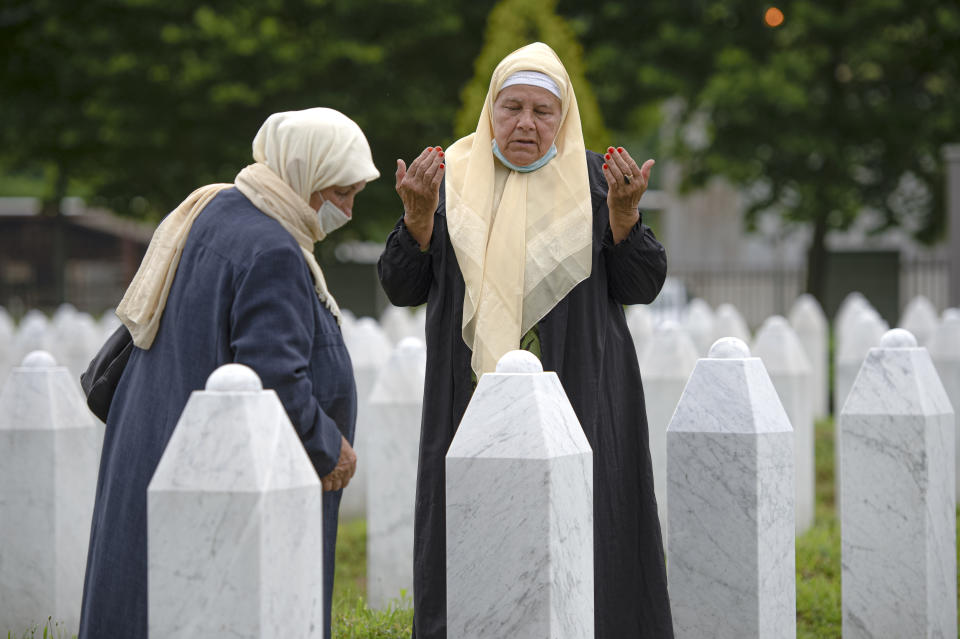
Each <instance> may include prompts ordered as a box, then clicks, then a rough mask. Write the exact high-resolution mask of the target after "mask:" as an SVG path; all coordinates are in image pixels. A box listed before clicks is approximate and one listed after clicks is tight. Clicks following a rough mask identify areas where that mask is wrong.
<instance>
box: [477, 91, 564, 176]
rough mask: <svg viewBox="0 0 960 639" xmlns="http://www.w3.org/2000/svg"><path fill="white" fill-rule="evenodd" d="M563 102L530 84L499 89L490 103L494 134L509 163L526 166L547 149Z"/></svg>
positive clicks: (556, 127)
mask: <svg viewBox="0 0 960 639" xmlns="http://www.w3.org/2000/svg"><path fill="white" fill-rule="evenodd" d="M561 112H562V105H561V104H560V100H559V99H558V98H557V96H555V95H554V94H552V93H550V92H549V91H547V90H546V89H543V88H540V87H535V86H531V85H529V84H514V85H511V86H509V87H507V88H506V89H504V90H502V91H501V92H500V94H499V95H498V96H497V99H496V100H495V101H494V103H493V137H494V139H496V141H497V146H498V147H500V152H501V153H503V155H504V157H505V158H507V159H508V160H509V161H510V162H511V163H513V164H516V165H517V166H526V165H527V164H532V163H533V162H535V161H537V160H539V159H540V158H541V157H543V155H544V154H545V153H546V152H547V151H549V150H550V145H552V144H553V140H554V139H555V138H556V137H557V131H558V130H559V129H560V115H561Z"/></svg>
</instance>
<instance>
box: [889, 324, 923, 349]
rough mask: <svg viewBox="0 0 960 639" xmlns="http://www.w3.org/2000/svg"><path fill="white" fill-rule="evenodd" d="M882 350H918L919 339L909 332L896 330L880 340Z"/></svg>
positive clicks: (900, 329)
mask: <svg viewBox="0 0 960 639" xmlns="http://www.w3.org/2000/svg"><path fill="white" fill-rule="evenodd" d="M880 347H881V348H916V347H917V338H916V337H914V336H913V333H911V332H910V331H908V330H904V329H902V328H894V329H891V330H889V331H887V332H886V333H884V334H883V337H881V338H880Z"/></svg>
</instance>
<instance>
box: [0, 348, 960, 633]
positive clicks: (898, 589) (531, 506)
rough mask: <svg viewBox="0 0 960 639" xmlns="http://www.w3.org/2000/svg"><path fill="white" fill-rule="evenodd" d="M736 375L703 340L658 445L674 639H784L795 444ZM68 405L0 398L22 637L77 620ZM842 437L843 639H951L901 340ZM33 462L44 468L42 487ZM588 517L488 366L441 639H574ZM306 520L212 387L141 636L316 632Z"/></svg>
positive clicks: (285, 440) (935, 436)
mask: <svg viewBox="0 0 960 639" xmlns="http://www.w3.org/2000/svg"><path fill="white" fill-rule="evenodd" d="M415 351H422V344H418V343H416V342H411V341H408V342H406V343H402V344H401V345H400V347H399V348H397V349H396V350H395V351H394V354H393V356H392V358H391V361H393V360H398V361H406V362H409V361H410V360H412V359H415V358H413V357H411V356H412V355H413V354H414V352H415ZM749 355H750V354H749V350H748V348H747V346H746V345H745V344H744V343H743V342H742V341H740V340H737V339H735V338H727V339H723V340H720V341H718V342H717V343H716V344H715V345H714V346H713V348H712V349H711V351H710V352H709V357H708V358H702V359H699V360H698V361H697V363H696V365H695V368H694V372H693V374H692V375H691V376H690V379H689V381H688V383H687V384H686V387H685V389H684V392H683V395H682V397H681V400H680V402H679V404H678V406H677V409H676V412H675V414H674V415H673V417H672V419H671V421H670V424H669V427H668V429H667V456H668V462H667V474H668V481H667V486H668V488H667V490H668V495H669V502H668V506H667V513H668V520H669V523H670V529H671V531H672V533H671V535H670V537H669V541H668V544H667V555H668V556H667V565H668V570H669V584H670V586H669V587H670V595H671V602H672V606H673V612H674V621H675V626H676V634H677V636H678V637H701V636H715V637H761V636H778V637H784V636H786V637H789V636H794V635H795V628H796V626H795V624H796V620H795V566H794V552H795V551H794V540H795V531H794V501H795V493H794V485H793V484H794V476H795V467H794V454H793V448H794V434H793V429H792V427H791V424H790V420H789V418H788V416H787V413H786V411H785V410H784V408H783V404H782V403H781V402H780V400H779V398H778V396H777V391H776V389H775V388H774V385H773V383H772V381H771V380H770V378H769V376H768V375H767V372H766V369H765V367H764V365H763V362H762V360H760V359H759V358H753V357H750V356H749ZM395 390H401V389H400V388H399V387H397V388H396V389H395ZM379 391H383V392H384V393H387V391H388V389H385V388H383V387H381V386H379V385H378V388H377V389H376V390H375V393H374V395H375V398H376V397H377V393H378V392H379ZM80 401H81V400H80V398H79V395H78V393H77V390H76V388H75V386H74V385H73V382H72V380H70V379H69V374H68V373H67V371H66V370H65V369H63V368H58V367H55V366H54V365H53V361H52V358H51V357H50V356H49V355H47V354H44V353H36V354H32V355H31V356H29V357H28V358H27V360H26V361H25V362H24V366H23V367H21V368H19V369H16V370H15V371H14V372H13V374H12V377H11V383H10V384H8V385H7V387H6V388H5V389H4V391H3V393H2V394H0V455H3V458H5V459H6V458H12V459H19V460H23V461H22V462H21V464H20V465H19V466H18V465H16V464H15V465H13V466H12V467H4V470H3V472H4V473H5V476H3V478H2V479H3V481H2V482H0V506H2V509H3V512H2V513H0V522H4V523H3V526H4V528H3V529H2V530H3V535H4V536H3V539H4V544H3V546H2V547H0V602H3V603H2V604H0V605H2V606H3V607H4V608H7V607H8V606H9V609H4V610H0V613H2V618H3V619H4V620H5V621H7V620H12V621H14V622H16V621H18V620H21V621H22V620H23V617H22V615H23V614H25V613H26V612H30V613H33V611H34V610H35V606H36V605H37V604H38V603H39V604H42V605H43V608H42V609H41V612H40V615H41V618H42V616H43V615H46V614H50V612H53V613H54V614H55V615H56V616H57V617H59V618H61V619H71V618H70V617H68V616H67V614H66V612H67V611H65V608H64V606H65V605H69V604H71V602H73V603H78V601H79V600H78V594H79V593H78V592H77V590H76V587H77V586H78V584H79V577H80V575H82V567H83V561H82V555H83V544H82V543H81V542H85V536H84V535H83V534H80V535H77V534H75V532H76V530H78V529H81V532H83V531H82V529H83V527H82V526H77V525H76V523H77V522H78V521H88V518H89V513H87V512H83V513H82V512H79V510H78V505H80V504H82V503H91V502H92V496H91V495H90V494H89V493H88V494H81V493H78V492H77V490H78V488H79V487H81V486H84V485H85V486H87V487H88V488H87V490H89V486H91V485H92V482H91V481H90V479H91V476H90V475H91V473H92V471H93V468H92V464H91V463H89V461H90V457H91V455H89V454H88V455H86V456H84V455H83V454H82V451H83V450H85V449H89V444H90V441H91V432H92V429H91V428H90V426H89V424H87V425H84V424H82V423H81V424H78V423H77V418H76V416H77V415H81V416H82V415H85V411H83V410H80V406H78V402H80ZM71 402H72V403H71ZM373 403H374V405H376V404H377V402H376V401H374V402H373ZM71 416H73V421H71V420H70V417H71ZM79 421H81V422H82V421H83V418H80V419H79ZM839 427H840V430H841V437H842V441H843V444H844V445H843V447H842V455H843V460H844V463H843V471H842V472H843V474H844V481H843V489H842V490H843V498H844V503H845V504H846V506H845V508H844V511H843V513H842V519H841V531H842V548H843V561H842V564H843V573H842V583H843V610H844V612H843V620H844V622H843V623H844V634H845V636H850V637H869V636H913V635H914V634H919V635H921V636H956V581H955V575H956V550H955V541H956V530H955V519H954V512H955V508H956V497H955V492H954V481H955V459H954V438H955V433H954V430H955V425H954V414H953V411H952V408H951V406H950V403H949V399H948V398H947V396H946V392H945V390H944V388H943V386H942V384H941V382H940V380H939V377H938V376H937V373H936V370H935V368H934V366H933V364H932V362H931V360H930V357H929V355H928V354H927V351H926V350H925V349H923V348H919V347H916V342H915V340H914V338H913V337H912V336H911V335H910V334H909V333H906V332H904V331H892V332H890V333H889V334H887V335H886V336H885V337H884V338H883V340H882V343H881V345H880V347H876V348H874V349H871V351H870V353H869V354H868V357H867V359H866V361H865V363H864V365H863V367H862V368H861V371H860V374H859V376H858V378H857V381H856V383H855V384H854V387H853V389H852V390H851V394H850V399H849V401H848V402H847V403H846V404H845V407H844V410H843V413H842V414H841V416H840V419H839ZM41 431H42V432H41ZM31 447H32V448H33V451H32V452H31V451H30V450H29V449H30V448H31ZM65 450H69V452H68V453H66V454H64V452H63V451H65ZM78 451H79V452H80V453H81V454H79V455H78V454H77V453H78ZM58 455H59V456H58ZM30 457H32V458H33V459H34V461H33V463H32V464H31V463H30V462H29V460H28V459H29V458H30ZM38 458H46V459H47V460H49V461H50V463H52V464H54V467H53V470H54V471H55V472H52V473H50V475H51V476H52V477H51V479H50V481H49V482H48V483H47V484H46V485H44V482H37V481H35V479H36V471H35V468H36V466H35V464H36V461H35V460H36V459H38ZM84 459H86V460H87V463H86V464H81V463H80V462H81V460H84ZM70 460H73V461H72V462H71V461H70ZM81 465H85V466H86V469H81V468H80V466H81ZM592 495H593V490H592V453H591V451H590V448H589V445H588V444H587V442H586V439H585V437H584V436H583V432H582V429H581V428H580V424H579V423H578V422H577V419H576V416H575V414H574V412H573V410H572V407H570V404H569V402H568V401H567V399H566V396H565V395H564V393H563V390H562V386H561V385H560V383H559V380H558V378H557V377H556V375H555V374H554V373H543V372H542V369H541V368H540V365H539V362H538V361H537V360H536V358H534V357H533V356H532V355H530V354H529V353H525V352H514V353H512V354H510V355H509V356H508V357H505V358H504V360H503V361H502V362H501V364H500V366H498V369H497V373H495V374H491V375H486V376H484V377H483V378H481V380H480V384H479V385H478V387H477V389H476V392H475V393H474V397H473V398H472V400H471V402H470V405H469V407H468V409H467V411H466V414H465V415H464V419H463V421H462V423H461V425H460V428H459V430H458V433H457V436H456V438H455V439H454V442H453V444H452V445H451V447H450V450H449V452H448V455H447V490H446V512H447V569H448V570H447V572H448V581H447V587H448V624H449V635H450V636H451V637H468V636H551V637H571V638H572V637H577V638H582V637H590V636H591V635H592V625H593V624H592V621H593V567H592V556H593V550H592V530H593V526H592V512H593V509H592ZM380 507H381V504H377V508H380ZM321 510H322V509H321V504H320V487H319V483H318V479H317V477H316V474H315V473H314V472H313V470H312V466H311V465H310V462H309V460H308V458H307V456H306V454H305V452H304V451H303V449H302V446H300V444H299V441H298V440H297V438H296V434H295V431H294V430H293V428H292V426H291V425H290V423H289V420H288V419H287V417H286V413H285V411H284V410H283V408H282V405H281V404H280V403H279V400H278V399H277V397H276V395H275V394H274V393H273V392H271V391H263V390H262V388H261V386H260V382H259V379H258V378H257V377H256V375H255V374H254V373H253V372H252V371H250V370H249V369H246V368H245V367H242V366H239V365H228V366H226V367H223V368H221V369H219V370H218V371H216V372H215V373H214V374H213V375H212V376H211V378H210V380H209V381H208V382H207V385H206V389H205V390H204V391H199V392H196V393H194V395H193V396H192V397H191V398H190V401H189V402H188V404H187V406H186V408H185V409H184V413H183V416H182V417H181V420H180V422H179V423H178V426H177V428H176V431H175V433H174V435H173V437H172V438H171V440H170V443H169V444H168V447H167V450H166V451H165V453H164V455H163V458H162V460H161V462H160V465H159V466H158V468H157V471H156V473H155V475H154V477H153V480H152V481H151V483H150V488H149V491H148V522H149V524H148V525H149V537H148V547H149V575H150V577H149V606H150V615H149V618H150V633H151V635H152V636H163V637H180V636H187V635H190V636H195V635H196V634H204V635H207V634H209V635H210V636H221V634H219V633H222V632H224V629H226V630H227V631H229V632H230V633H232V634H231V636H251V637H253V636H263V637H272V636H278V637H279V636H292V635H291V634H290V633H293V634H297V635H298V636H299V635H300V634H303V631H302V629H303V628H309V627H311V625H312V626H313V627H321V624H320V623H319V621H320V620H321V619H322V611H321V609H320V607H319V604H318V603H317V602H318V600H319V597H316V596H315V595H316V593H318V592H319V591H320V588H321V587H322V586H321V583H320V575H321V574H322V571H321V570H320V564H321V561H322V559H321V557H322V553H321V548H322V521H321V517H320V512H321ZM371 514H373V512H371ZM394 534H397V531H394ZM71 588H72V589H71ZM218 593H219V594H218ZM224 593H226V594H224ZM31 606H33V607H31ZM34 614H35V613H34ZM33 619H36V617H33ZM29 621H30V619H27V620H26V621H25V623H29ZM7 622H8V623H10V621H7ZM21 625H22V624H21ZM307 636H310V633H307Z"/></svg>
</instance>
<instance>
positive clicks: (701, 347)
mask: <svg viewBox="0 0 960 639" xmlns="http://www.w3.org/2000/svg"><path fill="white" fill-rule="evenodd" d="M713 322H714V317H713V309H712V308H710V305H709V304H707V303H706V302H705V301H704V300H702V299H700V298H699V297H696V298H694V299H692V300H690V303H689V304H687V309H686V313H685V314H684V318H683V327H684V328H685V329H687V333H689V334H690V338H691V339H692V340H693V343H694V345H695V346H696V347H697V355H698V356H699V357H706V355H707V353H708V352H709V351H710V346H711V345H712V344H713V341H714V338H713V332H714V331H713Z"/></svg>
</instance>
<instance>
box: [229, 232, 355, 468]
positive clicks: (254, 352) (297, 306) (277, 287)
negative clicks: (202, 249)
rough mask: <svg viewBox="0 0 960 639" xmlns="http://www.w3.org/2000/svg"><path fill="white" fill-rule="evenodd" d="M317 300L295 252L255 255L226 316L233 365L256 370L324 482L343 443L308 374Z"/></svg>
mask: <svg viewBox="0 0 960 639" xmlns="http://www.w3.org/2000/svg"><path fill="white" fill-rule="evenodd" d="M316 295H317V294H316V292H315V291H314V287H313V282H312V281H310V274H309V272H307V270H306V269H305V268H304V263H303V255H302V254H301V253H300V251H299V250H296V249H294V248H292V247H283V248H277V249H271V250H268V251H263V252H261V253H258V254H257V255H255V256H254V257H253V259H252V261H251V263H250V266H249V268H248V269H247V271H246V272H245V273H243V274H242V275H241V276H240V278H239V283H238V286H237V290H236V293H235V298H234V303H233V308H232V310H231V313H230V348H231V352H232V353H233V361H234V362H237V363H240V364H246V365H247V366H249V367H250V368H252V369H253V370H255V371H256V372H257V374H258V375H259V376H260V380H261V381H262V382H263V387H264V388H266V389H273V390H275V391H276V393H277V395H278V396H279V397H280V402H281V403H282V404H283V407H284V409H286V411H287V415H288V416H289V417H290V421H291V422H292V423H293V427H294V428H295V429H296V431H297V433H298V434H299V435H300V440H301V441H302V442H303V446H304V448H305V449H306V451H307V454H308V455H309V456H310V460H311V461H312V462H313V466H314V468H315V469H316V471H317V474H318V475H319V476H320V477H323V476H324V475H327V474H329V473H330V471H332V470H333V469H334V467H336V465H337V460H338V459H339V457H340V441H341V440H340V430H339V429H338V428H337V425H336V423H335V422H334V421H333V420H332V419H331V418H330V417H329V416H327V414H326V413H324V412H323V410H322V409H321V408H320V404H319V403H318V402H317V399H316V397H314V395H313V380H311V378H310V375H309V370H310V368H309V367H310V354H311V352H312V351H313V346H314V344H313V342H314V339H315V334H316V327H315V325H314V324H315V318H314V314H313V305H314V304H315V303H316ZM318 383H320V384H322V383H323V380H318Z"/></svg>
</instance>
